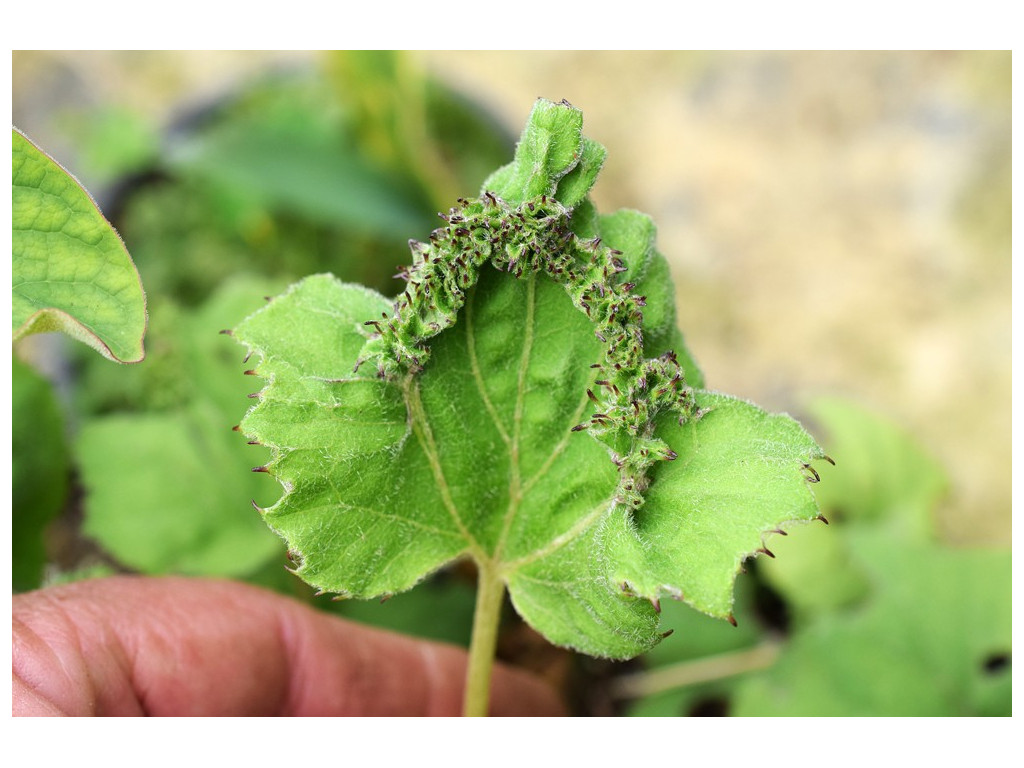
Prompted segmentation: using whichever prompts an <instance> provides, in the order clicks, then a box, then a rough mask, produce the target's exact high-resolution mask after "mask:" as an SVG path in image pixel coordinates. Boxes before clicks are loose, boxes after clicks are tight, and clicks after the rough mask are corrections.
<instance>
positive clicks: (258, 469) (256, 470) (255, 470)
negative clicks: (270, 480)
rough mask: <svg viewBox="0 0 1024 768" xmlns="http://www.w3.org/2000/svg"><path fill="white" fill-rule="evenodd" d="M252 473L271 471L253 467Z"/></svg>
mask: <svg viewBox="0 0 1024 768" xmlns="http://www.w3.org/2000/svg"><path fill="white" fill-rule="evenodd" d="M252 471H253V472H270V470H269V469H267V468H266V467H253V468H252Z"/></svg>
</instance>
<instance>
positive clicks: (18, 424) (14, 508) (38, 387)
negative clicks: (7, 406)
mask: <svg viewBox="0 0 1024 768" xmlns="http://www.w3.org/2000/svg"><path fill="white" fill-rule="evenodd" d="M11 374H12V375H11V414H12V422H11V456H12V467H11V471H12V486H13V490H12V497H11V501H12V504H11V560H12V570H11V574H12V576H11V580H12V586H13V588H14V590H15V591H16V592H21V591H24V590H28V589H34V588H35V587H38V586H39V584H40V582H41V579H42V576H43V566H44V565H45V563H46V547H45V543H44V539H43V532H44V530H45V528H46V525H47V524H48V523H49V522H50V521H51V520H52V519H53V518H54V517H55V516H56V515H57V513H58V512H59V511H60V510H61V508H62V507H63V506H64V502H65V501H66V499H67V494H68V487H69V483H68V471H69V460H68V449H67V445H66V442H65V438H64V417H63V414H62V413H61V408H60V405H59V403H58V402H57V398H56V397H55V396H54V392H53V387H52V386H51V385H50V382H48V381H47V380H46V379H44V378H43V377H42V376H40V375H39V374H38V373H36V372H35V371H34V370H32V368H30V367H29V366H28V365H26V364H25V363H23V362H22V361H21V360H19V359H18V358H17V357H14V358H13V359H12V361H11Z"/></svg>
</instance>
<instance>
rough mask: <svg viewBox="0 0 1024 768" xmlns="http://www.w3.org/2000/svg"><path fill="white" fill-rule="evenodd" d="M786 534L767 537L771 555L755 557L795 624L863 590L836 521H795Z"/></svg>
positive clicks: (856, 597)
mask: <svg viewBox="0 0 1024 768" xmlns="http://www.w3.org/2000/svg"><path fill="white" fill-rule="evenodd" d="M830 479H831V475H830V476H829V480H830ZM823 482H827V481H823ZM788 533H789V535H788V536H787V537H785V538H783V537H781V536H773V537H772V539H771V541H770V542H769V544H768V546H769V547H770V549H771V551H772V553H773V554H774V555H775V558H774V559H771V560H763V561H761V562H760V563H759V564H758V570H759V573H760V574H761V576H762V577H763V578H764V579H765V581H766V582H767V583H768V584H770V585H771V587H772V588H773V589H775V590H776V591H777V592H779V593H780V594H781V595H782V596H783V597H784V598H785V600H786V601H787V603H788V604H789V606H790V608H791V609H792V610H793V613H794V614H795V615H796V616H795V618H796V620H797V621H798V623H799V622H802V621H805V620H807V619H809V618H810V617H813V616H815V615H816V614H818V613H820V612H822V611H828V610H835V609H838V608H842V607H843V606H847V605H850V604H851V603H854V602H856V601H857V600H859V599H861V598H863V597H864V596H865V595H866V594H867V593H868V592H869V590H870V585H869V583H868V581H867V578H866V576H865V574H864V573H863V571H862V569H861V568H860V567H859V566H858V565H857V563H856V562H855V561H854V560H853V558H852V557H851V555H850V552H849V549H848V543H847V540H846V537H845V535H844V534H845V531H844V529H843V527H842V526H841V525H839V524H837V525H830V526H827V527H826V526H823V525H795V526H792V527H790V529H789V531H788Z"/></svg>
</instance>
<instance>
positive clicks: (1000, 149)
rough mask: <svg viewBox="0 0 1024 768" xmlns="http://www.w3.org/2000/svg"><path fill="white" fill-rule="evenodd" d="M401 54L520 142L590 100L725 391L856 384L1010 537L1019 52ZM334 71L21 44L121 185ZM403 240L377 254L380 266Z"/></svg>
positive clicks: (948, 529) (39, 132) (60, 138)
mask: <svg viewBox="0 0 1024 768" xmlns="http://www.w3.org/2000/svg"><path fill="white" fill-rule="evenodd" d="M404 66H406V67H408V68H411V69H421V70H424V71H425V72H427V73H430V74H432V75H435V76H436V77H438V78H439V79H440V80H442V81H443V82H445V83H448V84H449V85H451V86H452V87H453V88H454V89H456V90H457V91H458V92H460V93H462V94H464V95H466V96H467V97H469V98H470V99H471V100H472V101H473V102H475V103H476V104H478V105H479V106H480V107H481V108H482V109H484V110H485V111H486V112H487V113H488V114H490V115H493V116H494V119H495V120H497V121H498V122H499V123H500V125H501V126H502V127H503V129H504V130H505V132H506V134H507V137H506V138H513V137H515V136H516V135H517V133H518V131H519V130H520V128H521V125H522V123H523V122H524V120H525V118H526V115H527V114H528V113H529V110H530V108H531V106H532V104H533V101H534V99H536V98H537V97H538V96H545V97H547V98H551V99H555V100H558V99H561V98H566V99H568V100H569V101H570V102H572V103H573V104H574V105H576V106H578V107H580V108H581V109H582V110H583V112H584V117H585V130H586V131H587V134H588V135H589V136H591V137H593V138H595V139H596V140H598V141H600V142H602V143H603V144H605V146H607V147H608V149H609V161H608V164H607V166H606V168H605V170H604V172H603V174H602V177H601V181H600V182H599V184H598V185H597V188H596V190H595V193H594V198H595V201H596V203H597V205H598V207H599V208H600V209H602V210H610V209H613V208H615V207H622V206H628V207H633V208H638V209H640V210H642V211H644V212H646V213H649V214H651V215H652V216H653V217H654V220H655V222H656V223H657V224H658V227H659V242H660V247H661V250H662V251H663V252H664V253H665V254H666V256H667V257H668V259H669V261H670V263H671V264H672V266H673V274H674V276H675V279H676V284H677V286H678V294H679V316H680V325H681V327H682V328H683V330H684V332H685V333H686V334H687V338H688V341H689V343H690V346H691V348H692V349H693V351H694V354H695V355H696V356H697V359H698V361H700V362H701V364H702V366H703V368H704V371H705V375H706V377H707V380H708V382H709V385H710V386H711V387H713V388H716V389H721V390H722V391H725V392H730V393H735V394H738V395H742V396H745V397H749V398H750V399H752V400H754V401H755V402H758V403H761V404H764V405H765V406H768V407H771V408H774V409H786V410H790V411H791V412H794V413H795V414H799V411H800V403H801V398H802V397H805V396H808V395H813V394H819V393H842V394H845V395H852V396H854V397H856V398H858V399H860V400H861V401H863V402H864V403H865V404H868V405H870V406H872V407H874V408H877V409H879V410H881V411H882V412H883V413H885V414H887V415H889V416H891V417H892V418H893V419H895V421H896V422H898V423H899V424H901V425H903V426H905V427H906V428H908V429H909V430H911V431H912V432H914V433H915V434H917V435H919V436H920V437H921V439H922V441H923V442H924V443H926V444H927V445H928V446H929V447H930V448H931V449H932V450H933V451H934V452H935V453H936V454H937V455H938V457H939V459H940V460H941V462H942V464H943V466H944V467H945V468H946V470H947V471H948V473H949V474H950V476H951V478H952V488H951V493H950V495H949V497H948V499H947V501H946V502H945V504H944V506H943V508H942V510H941V511H940V520H941V525H942V530H943V532H944V533H945V534H947V535H948V537H950V538H951V539H954V540H956V541H961V542H974V543H997V542H1007V541H1008V540H1009V534H1010V54H1009V53H1008V52H949V53H947V52H941V53H918V52H908V53H898V52H897V53H774V52H773V53H683V52H547V53H544V52H536V53H535V52H530V53H515V52H511V53H508V52H483V53H480V52H476V53H473V52H458V53H456V52H422V53H414V54H410V55H409V56H408V58H407V59H406V60H405V61H404ZM329 67H330V63H329V60H328V59H327V58H326V57H325V56H324V55H321V54H317V53H286V52H275V53H269V52H268V53H237V52H236V53H228V52H177V53H176V52H125V53H117V52H15V53H14V58H13V70H14V71H13V76H14V77H13V88H14V94H13V95H14V123H15V125H17V126H18V127H19V128H20V129H21V130H23V131H25V132H26V133H27V134H28V135H29V136H30V137H31V138H33V139H35V140H36V141H37V142H39V143H40V144H41V145H42V146H43V147H45V148H47V149H48V150H49V151H50V152H51V153H52V154H53V155H54V156H56V157H57V158H59V159H60V160H61V162H63V163H64V164H65V166H66V167H68V168H69V170H71V171H72V172H73V173H75V174H76V175H77V176H78V177H79V178H80V179H81V180H82V181H83V183H84V184H85V186H86V187H87V188H88V189H89V190H91V191H93V193H94V194H97V195H100V196H101V197H102V195H103V192H104V190H105V189H108V188H109V186H110V184H111V183H112V182H113V181H114V178H115V175H116V174H117V173H118V171H119V170H120V168H119V165H120V166H121V167H123V168H124V169H125V170H127V171H130V170H133V168H132V166H133V164H138V163H139V161H140V160H142V161H144V160H145V159H146V153H147V152H154V151H156V146H157V145H155V144H153V143H152V142H154V141H155V138H154V137H155V136H157V135H158V134H159V132H160V131H162V130H164V129H165V128H166V127H167V126H168V125H170V124H172V123H173V122H174V121H175V120H180V119H181V118H182V117H183V116H186V115H188V114H189V113H190V112H192V111H194V110H197V109H202V108H203V107H210V106H211V105H215V104H216V103H218V101H219V100H222V99H226V98H230V97H231V95H232V94H233V93H236V92H237V90H238V89H240V88H242V87H243V86H244V85H245V84H247V83H250V82H252V81H253V80H254V79H256V78H258V77H260V76H262V75H266V74H268V73H281V72H287V71H294V70H298V69H305V68H311V69H318V68H319V69H324V68H329ZM330 109H337V106H336V105H325V111H328V110H330ZM104 135H107V136H109V137H110V139H109V140H112V141H113V142H114V146H104V144H103V138H104ZM511 149H512V146H511V144H508V146H507V147H506V148H505V151H506V154H507V153H510V152H511ZM133 153H137V154H135V155H134V156H133ZM105 154H106V155H109V156H108V157H105V156H104V155H105ZM488 170H489V167H486V166H484V167H481V168H480V169H479V171H478V178H476V179H475V185H474V186H472V187H470V188H469V189H465V188H459V189H452V190H451V192H450V194H451V195H452V197H455V196H459V195H463V194H467V193H475V192H476V191H477V189H476V185H478V184H479V182H480V181H482V179H483V176H484V175H485V174H486V172H487V171H488ZM449 183H451V182H449ZM449 204H450V201H449V199H443V198H440V196H439V199H438V200H437V203H436V205H435V207H437V208H438V209H440V208H441V206H447V205H449ZM406 234H407V233H406V232H402V233H399V235H400V236H399V237H397V238H396V240H398V241H399V242H401V240H402V238H404V237H405V236H406ZM416 234H417V232H416V231H414V230H410V231H409V232H408V236H414V235H416ZM128 244H129V248H131V245H132V244H131V242H130V241H129V243H128ZM345 256H346V254H345V253H344V250H343V249H342V248H340V247H339V248H338V249H337V252H336V253H332V254H331V255H330V258H331V259H337V260H338V261H339V262H341V261H344V259H345ZM406 257H407V254H406V253H405V250H404V248H401V247H399V248H397V249H396V250H395V251H394V252H393V253H388V254H386V255H382V256H381V258H382V259H384V271H387V270H388V269H390V268H391V267H392V266H394V265H395V264H397V263H399V262H401V261H403V260H404V259H405V258H406ZM328 262H329V260H328ZM140 269H141V267H140ZM389 274H390V273H389ZM146 277H147V275H146V273H145V271H143V280H144V283H145V280H146Z"/></svg>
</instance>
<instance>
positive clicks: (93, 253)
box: [11, 130, 146, 362]
mask: <svg viewBox="0 0 1024 768" xmlns="http://www.w3.org/2000/svg"><path fill="white" fill-rule="evenodd" d="M11 162H12V174H11V196H12V200H11V203H12V226H13V230H14V231H13V234H12V254H13V263H12V276H13V284H14V289H13V291H14V292H13V299H12V309H13V326H14V339H15V340H17V339H19V338H21V337H22V336H26V335H28V334H30V333H45V332H48V331H63V332H64V333H66V334H68V335H69V336H71V337H72V338H75V339H78V340H79V341H81V342H83V343H85V344H88V345H89V346H90V347H92V348H93V349H95V350H97V351H98V352H99V353H100V354H101V355H103V356H104V357H107V358H109V359H111V360H115V361H118V362H138V361H139V360H141V359H142V358H143V356H144V352H143V349H142V337H143V335H144V334H145V332H146V301H145V295H144V293H143V291H142V283H141V282H140V280H139V275H138V272H136V271H135V265H134V264H132V260H131V257H130V256H129V255H128V251H127V250H126V249H125V247H124V243H123V242H121V238H120V237H118V235H117V233H116V232H115V231H114V230H113V228H112V227H111V226H110V224H109V223H108V222H107V220H106V219H104V218H103V215H102V214H101V213H100V211H99V209H98V208H97V207H96V203H95V202H94V201H93V199H92V198H91V197H90V196H89V194H88V193H87V192H86V191H85V189H83V188H82V187H81V185H79V183H78V182H77V181H76V180H75V179H74V178H73V177H72V176H70V175H69V174H68V173H67V172H66V171H65V170H64V169H63V168H61V167H60V166H59V165H58V164H57V163H56V162H54V160H53V159H52V158H50V157H49V156H47V155H46V154H45V153H44V152H42V151H41V150H40V149H39V148H38V147H36V146H35V145H33V144H32V143H31V142H30V141H29V140H28V139H27V138H25V137H24V136H23V135H22V134H21V133H19V132H18V131H17V130H15V131H13V132H12V156H11Z"/></svg>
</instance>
